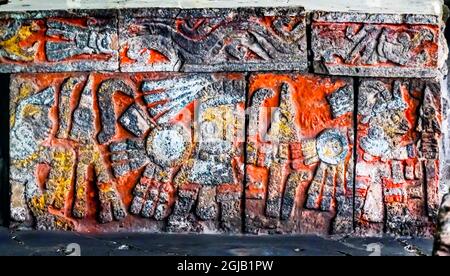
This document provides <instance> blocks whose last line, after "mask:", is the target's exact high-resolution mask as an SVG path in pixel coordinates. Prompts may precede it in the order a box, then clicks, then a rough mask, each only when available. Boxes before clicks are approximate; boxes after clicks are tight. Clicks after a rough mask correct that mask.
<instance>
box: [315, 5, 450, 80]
mask: <svg viewBox="0 0 450 276" xmlns="http://www.w3.org/2000/svg"><path fill="white" fill-rule="evenodd" d="M337 15H340V16H337ZM313 18H314V19H313V22H312V24H311V29H312V31H311V39H312V49H311V50H312V51H313V54H314V58H313V65H314V72H316V73H324V74H331V75H350V76H372V77H408V78H411V77H436V76H440V75H441V72H440V69H441V68H442V67H443V65H444V63H445V60H446V58H447V57H446V56H447V46H446V44H445V39H443V34H442V31H441V26H440V24H439V22H440V21H437V22H436V21H435V20H436V19H435V18H432V17H426V16H412V15H411V16H409V17H408V16H404V17H399V18H397V17H396V16H390V15H366V16H364V14H346V13H337V14H322V13H320V12H318V13H315V14H314V16H313ZM392 23H396V24H392ZM412 23H415V24H412ZM419 23H420V24H419Z"/></svg>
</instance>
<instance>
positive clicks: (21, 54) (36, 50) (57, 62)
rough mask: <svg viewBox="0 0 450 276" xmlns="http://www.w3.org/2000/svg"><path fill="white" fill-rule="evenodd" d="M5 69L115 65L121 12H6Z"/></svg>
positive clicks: (0, 41)
mask: <svg viewBox="0 0 450 276" xmlns="http://www.w3.org/2000/svg"><path fill="white" fill-rule="evenodd" d="M0 33H1V35H0V72H2V73H14V72H71V71H91V70H92V71H95V70H103V71H115V70H118V68H119V58H118V57H119V51H118V48H119V38H118V30H117V13H115V12H113V11H78V12H70V11H67V12H64V11H47V12H40V13H39V12H28V13H17V14H14V13H13V14H4V13H3V14H0Z"/></svg>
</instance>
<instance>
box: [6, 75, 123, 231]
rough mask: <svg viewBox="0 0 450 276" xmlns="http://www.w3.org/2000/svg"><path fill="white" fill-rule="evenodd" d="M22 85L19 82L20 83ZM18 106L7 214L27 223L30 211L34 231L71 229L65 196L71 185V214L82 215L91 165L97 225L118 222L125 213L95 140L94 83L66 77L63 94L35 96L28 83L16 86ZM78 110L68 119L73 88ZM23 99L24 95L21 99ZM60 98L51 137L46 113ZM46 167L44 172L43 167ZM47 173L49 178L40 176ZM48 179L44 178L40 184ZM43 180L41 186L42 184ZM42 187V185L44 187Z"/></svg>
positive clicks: (52, 92) (47, 91)
mask: <svg viewBox="0 0 450 276" xmlns="http://www.w3.org/2000/svg"><path fill="white" fill-rule="evenodd" d="M19 81H20V80H19ZM16 85H18V87H17V88H16V89H18V90H19V91H16V92H15V94H14V95H15V96H16V97H19V98H16V99H15V100H16V102H17V106H16V107H14V108H13V109H12V110H14V113H13V118H12V119H13V121H12V129H11V163H12V165H11V179H12V184H11V191H12V197H11V210H12V211H11V213H12V218H13V219H14V220H16V221H18V222H24V221H25V220H28V219H29V217H28V210H31V212H32V215H33V217H34V218H35V219H36V221H37V227H38V228H69V229H70V228H73V227H74V226H75V222H74V221H73V220H69V219H67V218H68V217H70V216H69V215H68V214H66V213H65V210H66V209H69V210H72V206H68V205H69V193H70V191H71V190H72V189H73V179H74V177H75V179H76V185H75V203H74V206H73V215H74V216H75V217H77V218H84V217H85V216H86V196H87V194H86V193H87V188H86V187H87V182H89V181H92V179H90V177H89V172H88V167H93V169H94V172H95V177H96V182H97V187H98V196H99V201H100V213H99V220H100V222H103V223H105V222H109V221H112V220H113V219H117V220H119V219H121V218H123V217H124V216H125V215H126V212H125V210H124V208H123V206H122V202H121V200H120V198H119V196H118V194H117V191H116V188H115V184H114V180H113V179H112V178H111V177H110V176H109V174H108V171H107V169H106V167H105V165H104V163H103V160H102V157H101V155H100V152H99V149H98V146H97V144H95V142H94V141H95V140H93V139H94V138H95V137H94V126H93V124H94V115H93V112H92V109H93V100H92V91H91V89H92V87H91V86H92V82H91V79H89V80H88V81H86V79H85V77H84V76H79V77H69V78H67V79H66V80H64V82H63V83H62V85H61V91H58V92H57V91H56V90H55V88H54V87H53V86H50V87H49V88H46V89H44V90H43V91H41V92H35V91H34V88H33V87H32V84H30V83H29V82H27V81H23V83H21V84H16ZM83 85H84V88H83V91H82V93H81V96H80V100H79V102H78V105H77V107H76V108H75V111H74V113H73V116H72V115H71V114H72V113H71V108H72V107H71V103H72V102H73V98H74V97H75V96H74V94H76V93H75V90H76V89H78V88H79V87H80V86H81V87H83ZM23 95H25V96H23ZM56 97H59V100H58V102H59V106H58V120H57V122H58V131H57V134H56V137H54V138H53V137H52V134H51V133H52V129H53V128H54V121H53V120H52V119H50V117H49V114H51V110H52V109H54V108H55V106H54V105H55V103H56V102H57V101H56ZM45 168H47V169H45ZM45 171H48V176H47V177H45V175H41V174H42V172H45ZM43 179H46V180H43ZM41 182H45V183H41ZM41 187H45V189H42V188H41Z"/></svg>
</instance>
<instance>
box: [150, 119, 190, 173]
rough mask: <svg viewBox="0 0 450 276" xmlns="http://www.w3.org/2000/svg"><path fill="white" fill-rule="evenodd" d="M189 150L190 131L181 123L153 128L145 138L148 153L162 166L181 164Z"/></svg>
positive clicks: (187, 155)
mask: <svg viewBox="0 0 450 276" xmlns="http://www.w3.org/2000/svg"><path fill="white" fill-rule="evenodd" d="M191 150H192V144H191V133H190V132H189V131H188V130H187V129H185V128H184V127H183V126H181V125H173V126H166V127H162V128H160V129H154V130H153V131H152V133H151V134H150V135H149V137H148V139H147V153H148V155H149V156H152V157H153V160H154V161H155V162H156V163H157V164H158V165H160V166H162V167H173V166H177V165H181V164H182V163H183V162H184V161H185V159H187V158H188V157H189V155H190V153H191Z"/></svg>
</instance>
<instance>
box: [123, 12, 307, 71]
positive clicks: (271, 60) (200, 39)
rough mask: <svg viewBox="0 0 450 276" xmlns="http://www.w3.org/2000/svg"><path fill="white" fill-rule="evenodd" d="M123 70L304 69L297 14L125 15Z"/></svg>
mask: <svg viewBox="0 0 450 276" xmlns="http://www.w3.org/2000/svg"><path fill="white" fill-rule="evenodd" d="M120 32H121V33H122V34H123V36H122V37H121V69H122V70H123V71H127V72H129V71H189V72H204V71H223V70H228V71H245V70H251V71H253V70H286V69H287V70H294V69H295V70H304V69H306V67H307V61H306V21H305V14H304V13H303V10H302V9H298V8H297V9H282V8H279V9H258V8H249V9H239V10H228V9H224V10H191V11H189V12H187V11H177V10H172V11H162V10H156V9H155V10H143V11H140V10H125V11H122V12H121V23H120Z"/></svg>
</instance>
